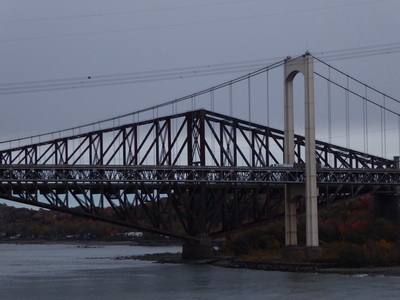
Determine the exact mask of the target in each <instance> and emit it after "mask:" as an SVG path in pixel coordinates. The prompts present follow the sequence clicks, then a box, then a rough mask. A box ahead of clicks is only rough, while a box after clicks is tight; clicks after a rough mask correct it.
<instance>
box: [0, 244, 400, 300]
mask: <svg viewBox="0 0 400 300" xmlns="http://www.w3.org/2000/svg"><path fill="white" fill-rule="evenodd" d="M180 250H181V248H180V247H177V246H168V247H137V246H127V245H118V246H115V245H106V246H92V247H82V246H79V245H65V244H50V245H17V244H0V299H1V300H8V299H13V300H15V299H18V300H20V299H40V300H50V299H51V300H55V299H85V300H90V299H96V300H99V299H118V300H123V299H152V300H154V299H220V300H224V299H350V298H351V299H377V298H381V299H398V298H399V297H400V278H398V277H384V276H372V277H370V276H365V275H362V274H360V275H357V276H345V275H335V274H300V273H285V272H271V271H255V270H239V269H225V268H219V267H214V266H207V265H188V264H185V265H184V264H157V263H152V262H147V261H137V260H115V259H113V258H116V257H118V256H129V255H138V254H146V253H159V252H179V251H180Z"/></svg>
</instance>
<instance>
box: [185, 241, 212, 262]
mask: <svg viewBox="0 0 400 300" xmlns="http://www.w3.org/2000/svg"><path fill="white" fill-rule="evenodd" d="M214 255H215V253H214V247H213V246H212V245H211V243H210V242H199V243H194V242H185V243H184V244H183V245H182V259H185V260H199V259H207V258H212V257H214Z"/></svg>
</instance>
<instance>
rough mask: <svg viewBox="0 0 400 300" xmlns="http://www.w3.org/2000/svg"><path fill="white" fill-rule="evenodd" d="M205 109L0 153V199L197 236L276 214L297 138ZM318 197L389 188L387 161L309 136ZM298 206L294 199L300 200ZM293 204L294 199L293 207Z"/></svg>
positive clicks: (297, 169)
mask: <svg viewBox="0 0 400 300" xmlns="http://www.w3.org/2000/svg"><path fill="white" fill-rule="evenodd" d="M283 141H284V132H283V131H281V130H277V129H273V128H269V127H266V126H262V125H258V124H255V123H252V122H249V121H244V120H240V119H237V118H233V117H228V116H225V115H222V114H218V113H215V112H211V111H207V110H194V111H189V112H186V113H181V114H173V115H171V116H166V117H159V118H154V119H151V120H147V121H142V122H134V123H132V124H128V125H123V126H116V127H113V128H108V129H103V130H94V131H92V132H88V133H84V134H78V135H71V136H68V137H62V138H56V139H53V140H51V141H45V142H37V143H33V144H30V145H25V146H18V147H13V148H11V149H7V150H1V151H0V198H3V199H8V200H12V201H16V202H20V203H25V204H29V205H33V206H37V207H42V208H47V209H51V210H56V211H61V212H66V213H71V214H75V215H79V216H84V217H89V218H92V219H96V220H101V221H106V222H110V223H113V224H118V225H123V226H127V227H131V228H134V229H137V230H141V231H148V232H153V233H157V234H162V235H167V236H172V237H176V238H179V239H182V240H186V241H200V240H201V239H202V238H204V237H207V238H210V239H213V238H217V237H220V236H224V235H226V234H228V233H230V232H232V231H235V230H239V229H242V228H248V227H249V226H253V225H254V224H259V223H261V222H268V221H272V220H274V219H275V218H277V217H281V216H283V215H284V207H283V193H284V186H285V185H288V184H289V185H298V186H302V185H304V182H305V168H304V145H305V141H304V137H302V136H299V135H296V136H295V160H296V163H295V164H293V165H283V164H281V163H280V162H281V161H282V156H283V149H284V145H283ZM315 155H316V160H317V165H318V168H317V183H318V187H319V198H318V201H319V202H320V203H328V202H330V201H334V200H335V199H341V198H346V197H350V196H357V195H360V194H362V193H376V192H391V191H393V190H394V189H395V186H396V185H398V184H399V182H400V180H399V179H400V173H399V171H398V169H396V162H395V161H393V160H389V159H384V158H380V157H377V156H373V155H369V154H365V153H362V152H358V151H353V150H349V149H346V148H343V147H339V146H335V145H332V144H329V143H326V142H321V141H316V153H315ZM299 203H301V202H299ZM299 206H301V205H300V204H299Z"/></svg>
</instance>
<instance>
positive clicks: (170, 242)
mask: <svg viewBox="0 0 400 300" xmlns="http://www.w3.org/2000/svg"><path fill="white" fill-rule="evenodd" d="M0 244H21V245H24V244H33V245H34V244H38V245H45V244H71V245H127V246H154V247H160V246H174V245H177V246H179V245H181V242H180V241H176V240H111V239H110V240H108V239H54V240H47V239H0Z"/></svg>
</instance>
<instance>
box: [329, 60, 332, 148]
mask: <svg viewBox="0 0 400 300" xmlns="http://www.w3.org/2000/svg"><path fill="white" fill-rule="evenodd" d="M328 79H329V80H328V142H329V143H330V144H332V95H331V68H330V67H329V74H328Z"/></svg>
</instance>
